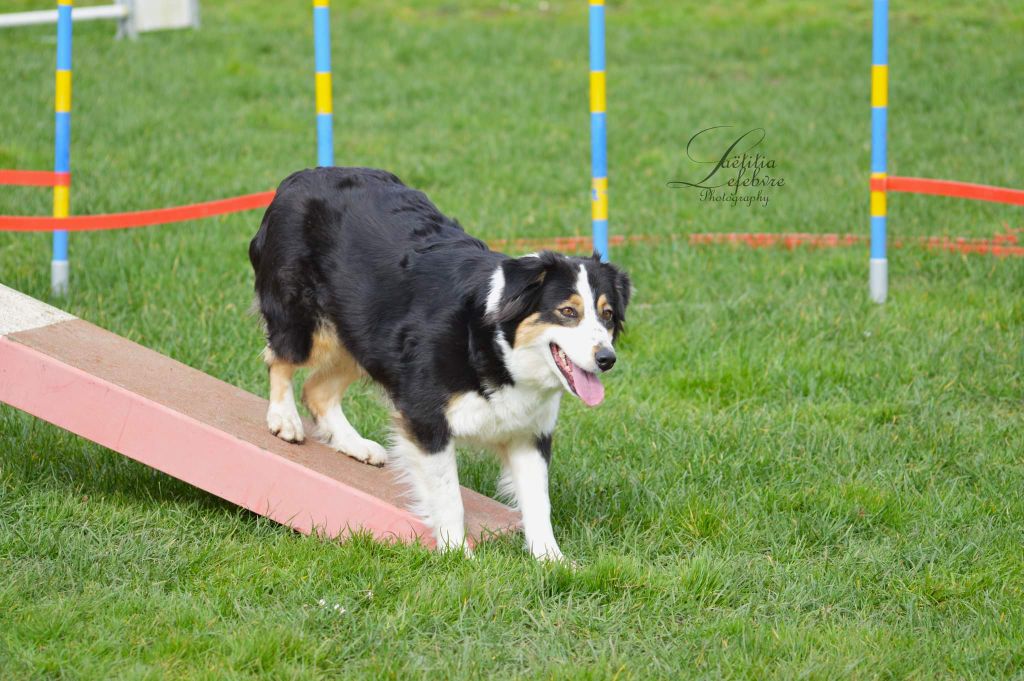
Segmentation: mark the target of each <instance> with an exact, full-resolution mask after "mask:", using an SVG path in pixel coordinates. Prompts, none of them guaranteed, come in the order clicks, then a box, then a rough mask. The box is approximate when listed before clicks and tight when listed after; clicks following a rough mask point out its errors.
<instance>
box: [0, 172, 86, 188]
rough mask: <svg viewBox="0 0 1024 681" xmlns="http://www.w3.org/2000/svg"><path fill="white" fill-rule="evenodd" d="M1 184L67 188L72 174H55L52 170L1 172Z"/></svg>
mask: <svg viewBox="0 0 1024 681" xmlns="http://www.w3.org/2000/svg"><path fill="white" fill-rule="evenodd" d="M0 184H9V185H20V186H22V187H67V186H68V185H70V184H71V173H55V172H53V171H52V170H0Z"/></svg>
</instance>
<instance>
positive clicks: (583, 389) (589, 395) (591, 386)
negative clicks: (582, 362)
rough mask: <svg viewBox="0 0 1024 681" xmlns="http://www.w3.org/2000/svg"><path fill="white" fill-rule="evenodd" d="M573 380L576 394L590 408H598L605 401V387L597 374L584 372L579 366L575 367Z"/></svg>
mask: <svg viewBox="0 0 1024 681" xmlns="http://www.w3.org/2000/svg"><path fill="white" fill-rule="evenodd" d="M572 379H573V382H574V387H575V388H576V394H577V395H579V396H580V399H581V400H583V403H584V404H586V405H587V406H588V407H596V406H597V405H599V404H601V400H603V399H604V386H603V385H601V379H600V378H598V377H597V374H592V373H590V372H589V371H584V370H583V369H581V368H580V367H579V366H578V365H575V363H574V365H573V370H572Z"/></svg>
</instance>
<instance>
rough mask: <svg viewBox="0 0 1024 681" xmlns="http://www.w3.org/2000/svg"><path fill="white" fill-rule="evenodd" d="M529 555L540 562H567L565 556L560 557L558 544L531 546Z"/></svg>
mask: <svg viewBox="0 0 1024 681" xmlns="http://www.w3.org/2000/svg"><path fill="white" fill-rule="evenodd" d="M530 553H532V554H533V557H534V558H536V559H537V560H539V561H542V562H548V561H552V562H559V563H566V562H567V561H566V559H565V556H564V555H562V550H561V549H559V548H558V544H533V545H531V546H530Z"/></svg>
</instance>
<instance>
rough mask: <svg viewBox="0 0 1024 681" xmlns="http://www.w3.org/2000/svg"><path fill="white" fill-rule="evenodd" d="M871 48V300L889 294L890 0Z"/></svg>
mask: <svg viewBox="0 0 1024 681" xmlns="http://www.w3.org/2000/svg"><path fill="white" fill-rule="evenodd" d="M873 23H874V26H873V30H872V35H873V39H872V46H871V261H870V265H869V268H870V269H869V276H868V280H869V289H870V294H871V300H873V301H874V302H876V303H884V302H885V299H886V297H887V296H888V293H889V260H888V258H887V256H886V243H885V241H886V234H885V228H886V224H885V222H886V206H885V204H886V186H885V185H886V148H885V145H886V127H887V118H888V111H889V0H875V11H874V22H873Z"/></svg>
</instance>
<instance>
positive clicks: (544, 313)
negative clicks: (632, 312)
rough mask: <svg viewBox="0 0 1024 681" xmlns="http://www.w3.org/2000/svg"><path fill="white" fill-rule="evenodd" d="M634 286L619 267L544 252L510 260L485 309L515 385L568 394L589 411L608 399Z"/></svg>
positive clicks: (493, 284)
mask: <svg viewBox="0 0 1024 681" xmlns="http://www.w3.org/2000/svg"><path fill="white" fill-rule="evenodd" d="M631 289H632V285H631V284H630V281H629V276H628V275H627V274H626V273H625V272H623V271H622V270H620V269H618V268H617V267H615V266H614V265H611V264H609V263H603V262H601V260H600V258H598V257H597V256H596V255H595V256H594V257H592V258H571V257H568V256H564V255H560V254H558V253H553V252H551V251H544V252H542V253H537V254H534V255H528V256H525V257H522V258H517V259H510V260H506V261H505V262H504V263H502V266H501V269H499V270H497V271H496V272H495V273H494V276H493V278H492V280H491V290H490V296H489V297H488V301H487V310H488V314H489V315H490V318H491V320H492V321H493V322H494V323H496V324H497V325H498V326H499V328H500V329H501V332H502V335H503V337H504V340H505V342H507V343H508V344H509V346H510V348H509V349H507V350H506V361H507V362H508V364H509V371H510V372H511V373H512V376H513V378H514V379H516V381H532V382H536V383H540V384H541V385H547V386H549V387H554V388H557V387H558V386H559V385H561V386H562V387H563V388H565V390H567V391H569V392H570V393H572V394H573V395H576V396H577V397H579V398H580V399H581V400H583V401H584V402H585V403H586V404H587V405H589V406H594V405H596V404H598V403H600V402H601V400H602V399H604V386H602V385H601V380H600V379H599V378H598V374H600V373H603V372H605V371H608V370H610V369H611V368H612V366H613V365H614V364H615V359H616V357H615V349H614V348H613V344H614V343H615V340H616V339H617V338H618V336H619V333H621V332H622V325H623V323H624V322H625V321H626V306H627V305H628V304H629V298H630V294H631Z"/></svg>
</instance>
